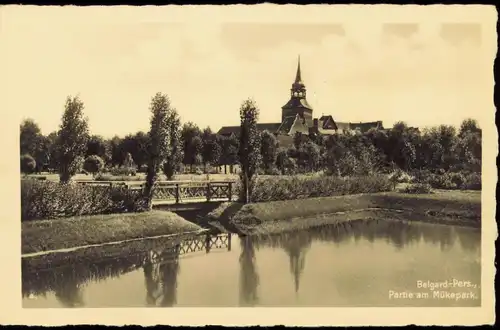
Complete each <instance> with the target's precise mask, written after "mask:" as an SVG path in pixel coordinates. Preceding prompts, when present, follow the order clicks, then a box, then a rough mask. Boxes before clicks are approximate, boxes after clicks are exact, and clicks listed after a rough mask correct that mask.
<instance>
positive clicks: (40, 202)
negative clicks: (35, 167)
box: [21, 180, 143, 221]
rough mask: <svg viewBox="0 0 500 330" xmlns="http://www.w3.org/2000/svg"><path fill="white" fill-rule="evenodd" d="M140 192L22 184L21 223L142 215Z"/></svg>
mask: <svg viewBox="0 0 500 330" xmlns="http://www.w3.org/2000/svg"><path fill="white" fill-rule="evenodd" d="M141 201H142V199H141V193H140V191H131V190H129V189H128V188H127V187H125V186H115V187H109V186H106V187H102V186H91V185H83V184H77V183H71V184H61V183H59V182H51V181H38V180H22V181H21V220H22V221H29V220H38V219H54V218H60V217H71V216H81V215H93V214H106V213H122V212H132V211H141V210H142V209H143V207H142V204H141Z"/></svg>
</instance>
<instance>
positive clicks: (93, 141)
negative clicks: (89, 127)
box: [85, 135, 111, 163]
mask: <svg viewBox="0 0 500 330" xmlns="http://www.w3.org/2000/svg"><path fill="white" fill-rule="evenodd" d="M92 155H96V156H99V158H101V159H102V160H103V161H104V162H105V163H108V162H110V161H111V145H110V142H109V141H106V140H105V139H104V138H103V137H102V136H99V135H92V136H90V138H89V140H88V141H87V151H86V152H85V156H86V157H87V158H88V157H89V156H92Z"/></svg>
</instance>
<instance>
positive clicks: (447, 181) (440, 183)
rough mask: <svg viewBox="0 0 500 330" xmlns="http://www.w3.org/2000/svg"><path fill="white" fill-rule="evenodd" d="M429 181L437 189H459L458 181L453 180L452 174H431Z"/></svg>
mask: <svg viewBox="0 0 500 330" xmlns="http://www.w3.org/2000/svg"><path fill="white" fill-rule="evenodd" d="M428 183H429V184H430V185H431V186H432V188H436V189H457V188H458V187H457V185H456V183H454V182H453V181H451V176H449V175H444V174H431V175H430V176H429V179H428Z"/></svg>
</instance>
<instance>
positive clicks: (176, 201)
mask: <svg viewBox="0 0 500 330" xmlns="http://www.w3.org/2000/svg"><path fill="white" fill-rule="evenodd" d="M179 199H180V189H179V184H178V183H176V184H175V204H179Z"/></svg>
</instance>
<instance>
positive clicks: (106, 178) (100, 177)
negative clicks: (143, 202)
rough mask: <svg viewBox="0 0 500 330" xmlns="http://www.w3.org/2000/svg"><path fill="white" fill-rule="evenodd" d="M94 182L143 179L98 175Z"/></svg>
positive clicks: (139, 179)
mask: <svg viewBox="0 0 500 330" xmlns="http://www.w3.org/2000/svg"><path fill="white" fill-rule="evenodd" d="M94 180H96V181H143V180H144V178H141V177H138V176H135V177H131V176H127V175H117V176H114V175H106V174H102V173H99V174H98V175H96V177H95V178H94Z"/></svg>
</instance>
